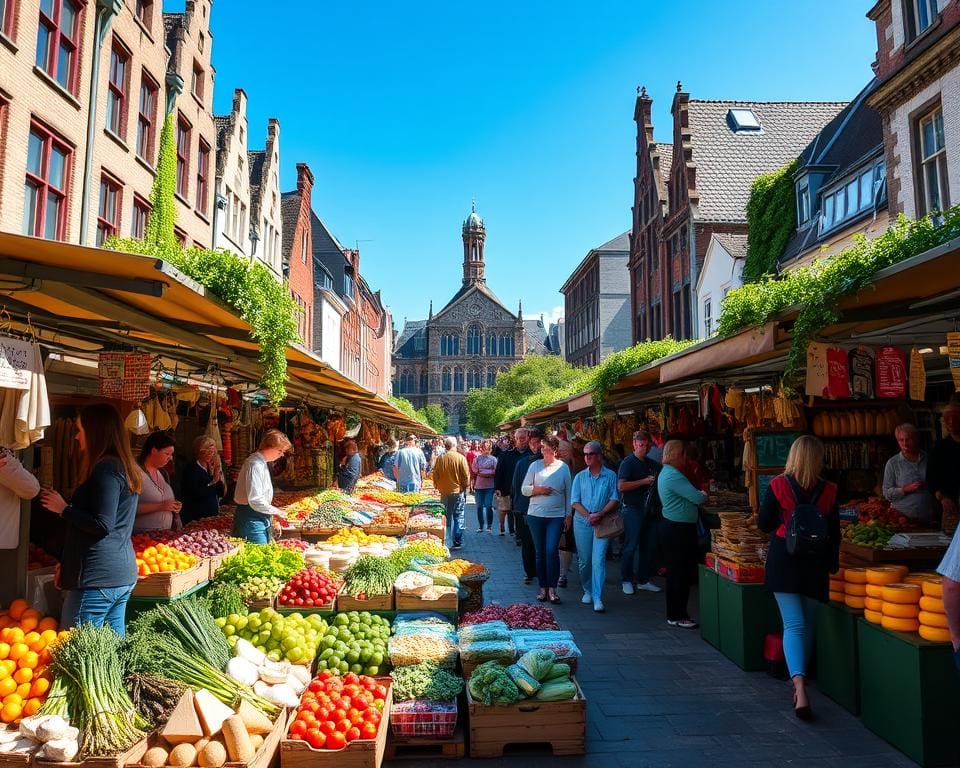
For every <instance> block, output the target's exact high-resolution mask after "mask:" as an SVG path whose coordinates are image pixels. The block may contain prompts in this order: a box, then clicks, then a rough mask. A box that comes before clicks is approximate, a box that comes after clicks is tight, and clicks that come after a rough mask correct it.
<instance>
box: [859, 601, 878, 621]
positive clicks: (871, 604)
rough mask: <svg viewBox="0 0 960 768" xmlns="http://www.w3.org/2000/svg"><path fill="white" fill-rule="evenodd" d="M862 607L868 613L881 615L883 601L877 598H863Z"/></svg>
mask: <svg viewBox="0 0 960 768" xmlns="http://www.w3.org/2000/svg"><path fill="white" fill-rule="evenodd" d="M863 607H864V608H866V609H867V610H868V611H876V612H877V613H881V612H882V611H883V600H881V599H880V598H879V597H865V598H863ZM877 623H879V622H877Z"/></svg>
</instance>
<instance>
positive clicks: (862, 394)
mask: <svg viewBox="0 0 960 768" xmlns="http://www.w3.org/2000/svg"><path fill="white" fill-rule="evenodd" d="M873 369H874V357H873V350H872V349H869V348H867V347H865V346H863V345H860V346H858V347H857V348H856V349H851V350H850V394H851V396H852V397H854V398H856V399H857V400H873V398H874V388H873Z"/></svg>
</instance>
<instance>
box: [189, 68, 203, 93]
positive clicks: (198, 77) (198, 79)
mask: <svg viewBox="0 0 960 768" xmlns="http://www.w3.org/2000/svg"><path fill="white" fill-rule="evenodd" d="M203 80H204V72H203V67H202V66H201V65H200V62H199V61H197V60H196V59H194V60H193V78H192V82H191V83H190V92H191V93H192V94H193V95H194V96H196V97H197V98H198V99H203V86H204V82H203Z"/></svg>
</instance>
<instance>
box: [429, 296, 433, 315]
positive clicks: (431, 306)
mask: <svg viewBox="0 0 960 768" xmlns="http://www.w3.org/2000/svg"><path fill="white" fill-rule="evenodd" d="M430 319H431V320H433V299H430Z"/></svg>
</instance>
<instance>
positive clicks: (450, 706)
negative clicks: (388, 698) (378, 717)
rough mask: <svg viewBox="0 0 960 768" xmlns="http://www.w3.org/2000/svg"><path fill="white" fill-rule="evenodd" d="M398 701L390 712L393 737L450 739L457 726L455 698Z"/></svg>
mask: <svg viewBox="0 0 960 768" xmlns="http://www.w3.org/2000/svg"><path fill="white" fill-rule="evenodd" d="M423 705H424V702H419V703H417V702H413V701H400V702H396V703H394V705H393V709H392V710H391V712H390V728H391V730H392V731H393V738H394V739H422V738H427V739H432V740H440V739H451V738H453V732H454V731H455V730H456V728H457V714H458V709H457V700H456V699H451V700H450V701H432V702H428V703H427V706H428V707H429V708H428V709H427V710H426V711H424V710H423V709H422V708H420V707H422V706H423Z"/></svg>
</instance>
